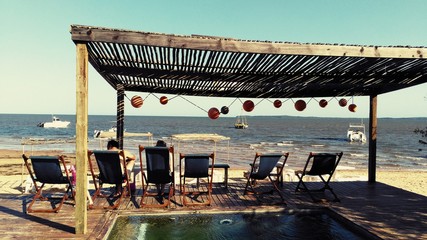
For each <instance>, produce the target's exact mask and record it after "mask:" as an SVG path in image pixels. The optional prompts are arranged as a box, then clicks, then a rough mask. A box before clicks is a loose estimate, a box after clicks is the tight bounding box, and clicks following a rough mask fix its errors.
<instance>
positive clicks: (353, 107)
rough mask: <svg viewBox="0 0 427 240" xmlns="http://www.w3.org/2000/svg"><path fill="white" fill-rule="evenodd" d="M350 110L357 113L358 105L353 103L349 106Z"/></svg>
mask: <svg viewBox="0 0 427 240" xmlns="http://www.w3.org/2000/svg"><path fill="white" fill-rule="evenodd" d="M348 110H350V112H356V110H357V105H356V104H354V103H352V104H350V105H348Z"/></svg>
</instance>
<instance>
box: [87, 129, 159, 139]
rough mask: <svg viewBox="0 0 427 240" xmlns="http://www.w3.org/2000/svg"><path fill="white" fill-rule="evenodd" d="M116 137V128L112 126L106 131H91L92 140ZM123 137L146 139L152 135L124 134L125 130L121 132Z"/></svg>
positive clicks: (148, 133)
mask: <svg viewBox="0 0 427 240" xmlns="http://www.w3.org/2000/svg"><path fill="white" fill-rule="evenodd" d="M116 136H117V127H116V126H113V127H111V128H110V129H108V130H95V131H93V137H94V138H115V137H116ZM123 136H125V137H148V138H149V139H151V138H152V136H153V134H152V133H150V132H147V133H131V132H126V129H125V130H124V132H123Z"/></svg>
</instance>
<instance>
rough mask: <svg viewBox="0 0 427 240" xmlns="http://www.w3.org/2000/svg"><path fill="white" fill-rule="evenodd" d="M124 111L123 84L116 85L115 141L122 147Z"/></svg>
mask: <svg viewBox="0 0 427 240" xmlns="http://www.w3.org/2000/svg"><path fill="white" fill-rule="evenodd" d="M124 112H125V91H124V87H123V85H121V84H119V85H117V133H116V136H117V141H118V142H119V148H120V149H123V133H124V131H125V130H124V117H125V116H124V115H125V114H124Z"/></svg>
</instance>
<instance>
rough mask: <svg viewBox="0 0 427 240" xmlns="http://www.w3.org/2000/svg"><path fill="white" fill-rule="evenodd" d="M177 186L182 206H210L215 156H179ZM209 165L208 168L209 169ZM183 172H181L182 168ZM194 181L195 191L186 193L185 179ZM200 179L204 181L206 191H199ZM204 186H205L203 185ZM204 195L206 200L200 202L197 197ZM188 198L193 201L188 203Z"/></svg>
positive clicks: (181, 154)
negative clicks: (195, 184) (195, 183)
mask: <svg viewBox="0 0 427 240" xmlns="http://www.w3.org/2000/svg"><path fill="white" fill-rule="evenodd" d="M179 159H180V161H179V172H180V178H179V185H180V190H181V196H182V203H183V205H184V206H194V205H207V206H210V205H211V202H212V180H213V169H214V165H215V154H214V153H212V154H183V153H180V155H179ZM209 165H210V167H209ZM183 167H184V170H183V171H182V168H183ZM188 178H190V179H196V180H197V186H196V188H197V189H196V191H187V188H186V184H187V179H188ZM200 179H206V188H207V189H206V191H200V188H201V186H200V184H199V180H200ZM204 185H205V184H204ZM201 194H206V195H207V200H206V201H201V200H199V199H198V197H199V195H201ZM190 196H192V197H191V199H192V200H193V201H192V202H189V201H188V200H187V198H189V197H190Z"/></svg>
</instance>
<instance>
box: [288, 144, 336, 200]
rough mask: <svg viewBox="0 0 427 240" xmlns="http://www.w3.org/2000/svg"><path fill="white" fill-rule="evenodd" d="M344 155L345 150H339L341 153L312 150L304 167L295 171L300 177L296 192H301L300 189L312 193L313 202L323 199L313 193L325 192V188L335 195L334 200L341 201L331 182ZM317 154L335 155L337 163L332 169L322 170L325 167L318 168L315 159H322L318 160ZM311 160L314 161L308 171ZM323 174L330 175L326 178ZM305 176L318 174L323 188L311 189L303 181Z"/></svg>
mask: <svg viewBox="0 0 427 240" xmlns="http://www.w3.org/2000/svg"><path fill="white" fill-rule="evenodd" d="M342 155H343V152H339V153H313V152H310V154H309V155H308V158H307V162H306V163H305V166H304V169H303V170H297V171H295V175H296V176H297V177H298V179H299V181H298V184H297V186H296V188H295V192H299V191H304V192H307V193H308V194H309V195H310V197H311V199H312V200H313V202H319V201H321V200H319V199H316V198H315V197H314V196H313V194H312V193H313V192H325V190H329V191H330V192H331V193H332V195H333V196H334V200H333V201H335V202H340V199H339V198H338V196H337V195H336V194H335V192H334V190H333V189H332V188H331V187H330V185H329V183H330V180H331V179H332V176H333V174H334V173H335V170H336V168H337V166H338V164H339V162H340V161H341V158H342ZM316 156H325V157H328V156H329V157H331V156H335V164H334V165H333V167H332V168H331V169H329V171H322V170H323V169H316V166H317V165H316V164H315V161H321V160H316V158H315V157H316ZM310 162H312V163H311V168H310V170H309V171H307V168H308V166H309V165H310ZM313 171H314V173H312V172H313ZM318 171H320V172H318ZM323 175H328V177H327V179H325V178H324V177H323ZM305 176H318V177H319V178H320V179H321V180H322V182H323V184H324V186H323V187H322V188H319V189H309V188H308V187H307V185H306V184H305V182H304V181H303V178H304V177H305ZM301 185H302V186H301Z"/></svg>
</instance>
